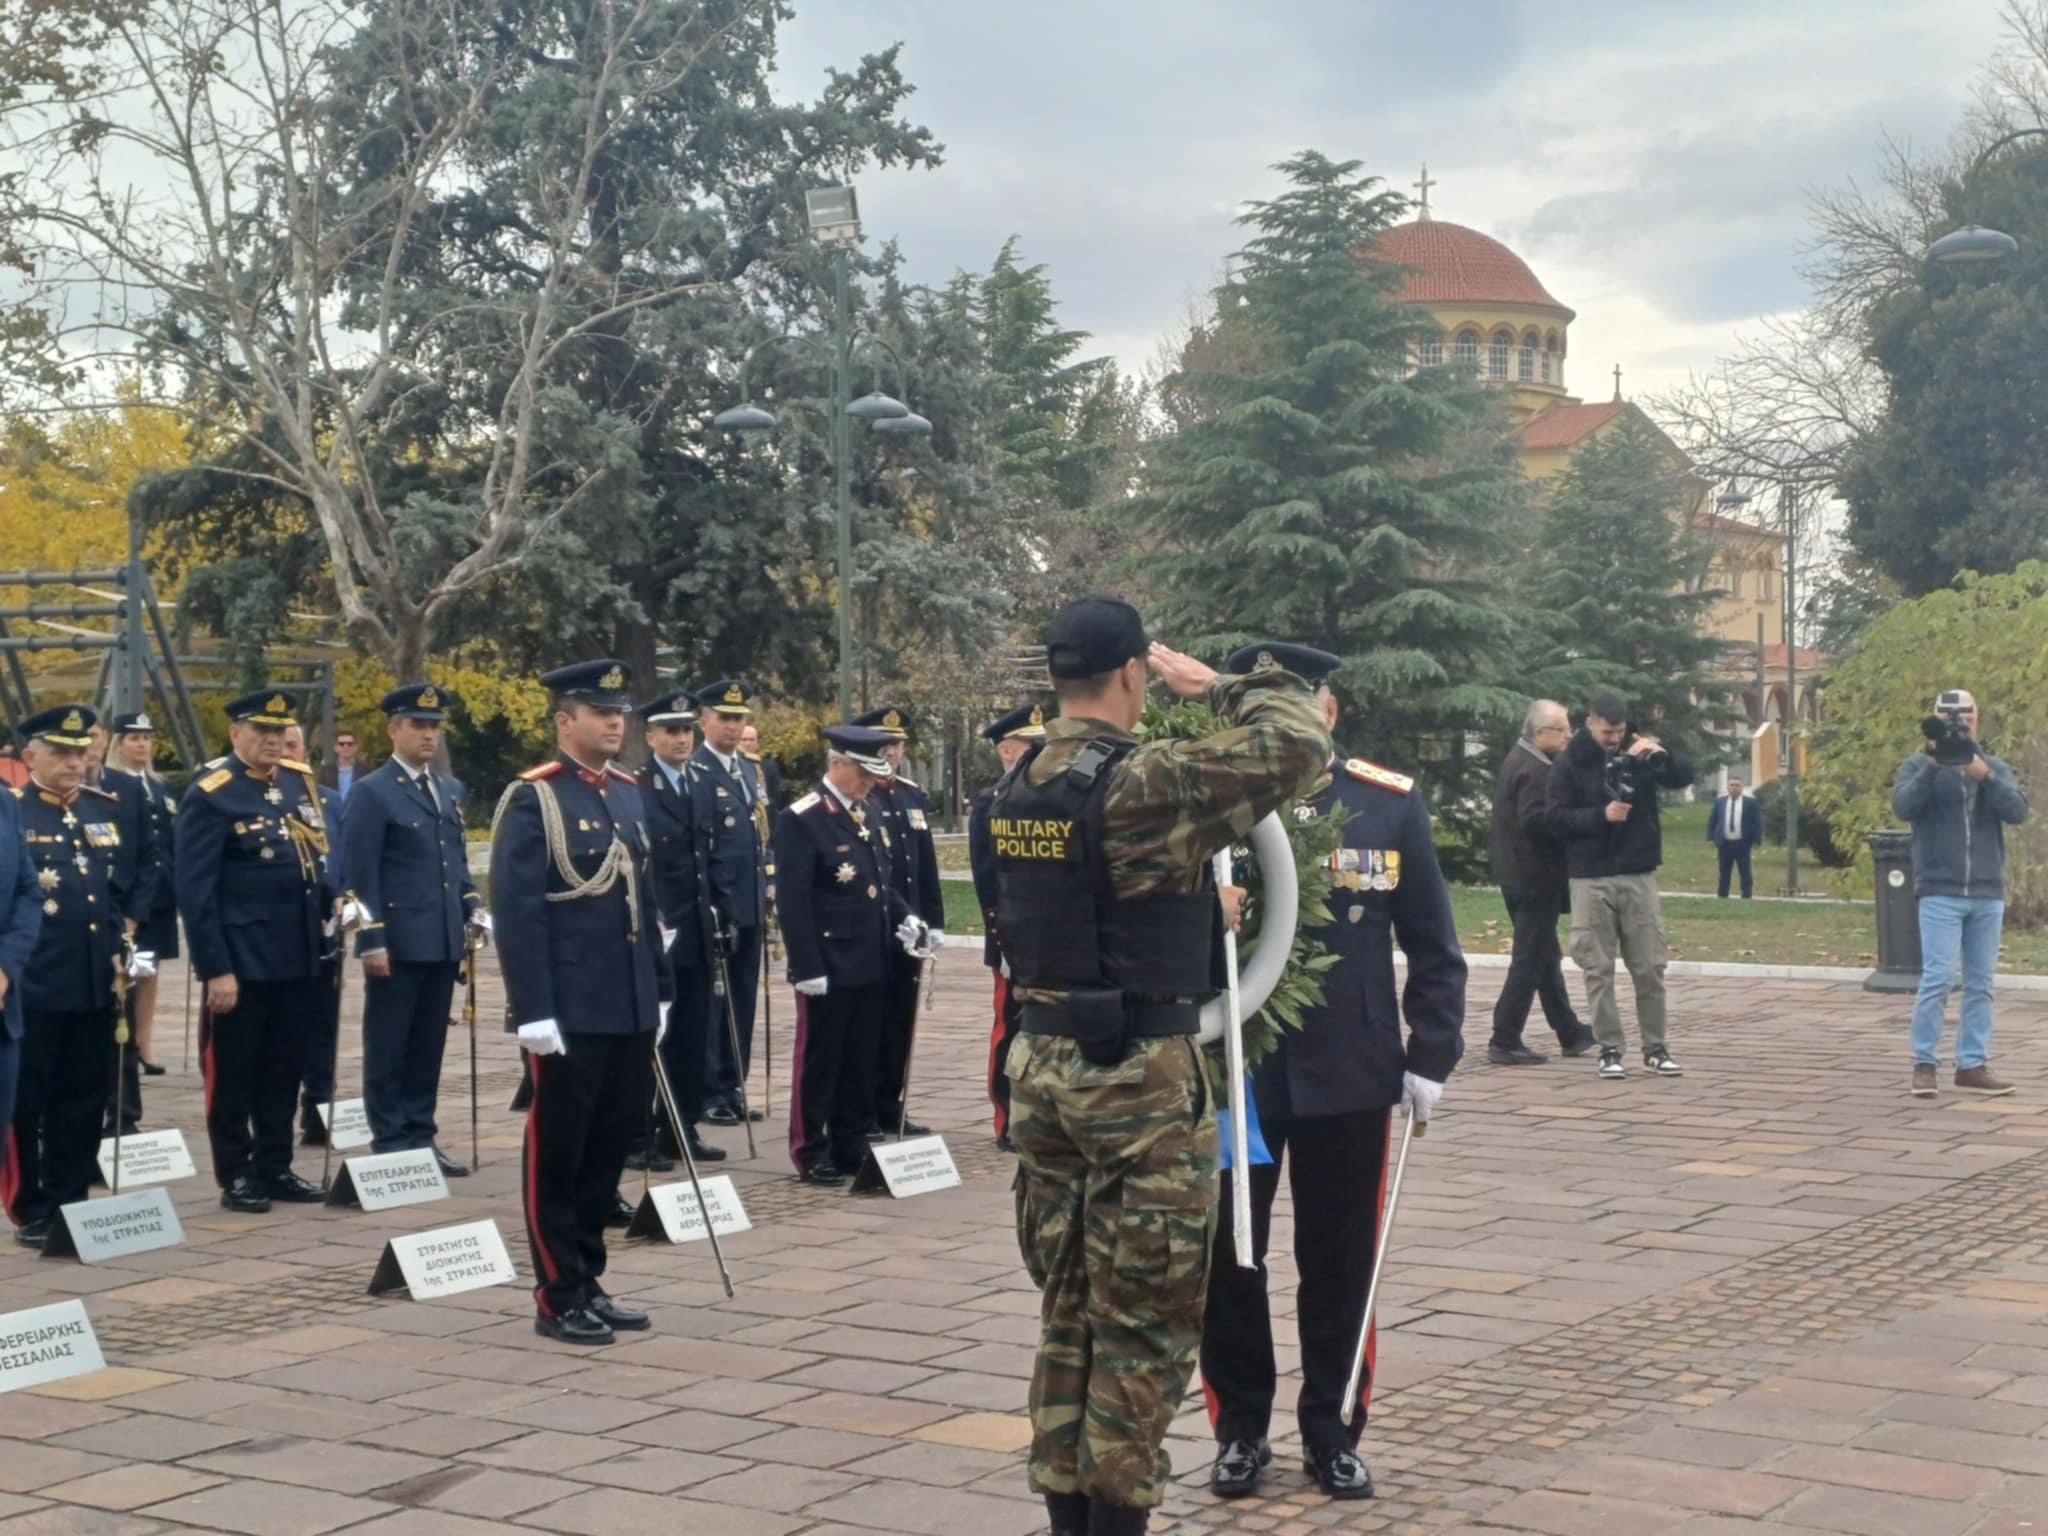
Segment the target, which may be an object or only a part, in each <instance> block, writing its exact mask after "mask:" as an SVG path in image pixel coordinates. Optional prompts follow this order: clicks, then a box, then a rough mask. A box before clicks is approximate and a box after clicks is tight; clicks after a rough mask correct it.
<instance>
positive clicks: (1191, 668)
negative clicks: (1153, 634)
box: [1145, 640, 1216, 699]
mask: <svg viewBox="0 0 2048 1536" xmlns="http://www.w3.org/2000/svg"><path fill="white" fill-rule="evenodd" d="M1145 664H1146V665H1147V666H1149V667H1150V668H1151V669H1152V675H1153V676H1154V677H1156V678H1158V679H1159V680H1160V681H1161V682H1162V683H1164V684H1166V686H1167V687H1168V688H1169V689H1171V690H1172V691H1173V692H1174V693H1175V694H1176V695H1178V696H1179V697H1181V698H1183V699H1206V698H1207V697H1208V696H1209V685H1210V684H1211V683H1213V682H1215V681H1216V669H1215V668H1214V667H1212V666H1210V665H1209V664H1208V663H1207V662H1201V661H1197V660H1195V658H1194V657H1192V656H1184V655H1182V654H1181V653H1180V652H1179V651H1175V650H1169V649H1168V648H1167V647H1166V646H1163V645H1161V644H1160V643H1159V642H1158V641H1157V640H1154V641H1153V642H1152V649H1151V651H1150V652H1149V653H1148V654H1147V655H1146V657H1145Z"/></svg>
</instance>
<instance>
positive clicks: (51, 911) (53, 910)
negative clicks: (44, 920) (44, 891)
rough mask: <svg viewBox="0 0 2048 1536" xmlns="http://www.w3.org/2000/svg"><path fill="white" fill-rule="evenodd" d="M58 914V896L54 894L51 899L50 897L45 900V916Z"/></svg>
mask: <svg viewBox="0 0 2048 1536" xmlns="http://www.w3.org/2000/svg"><path fill="white" fill-rule="evenodd" d="M56 915H57V898H56V897H54V896H52V897H50V898H49V899H48V900H47V901H45V902H44V903H43V916H45V917H55V916H56Z"/></svg>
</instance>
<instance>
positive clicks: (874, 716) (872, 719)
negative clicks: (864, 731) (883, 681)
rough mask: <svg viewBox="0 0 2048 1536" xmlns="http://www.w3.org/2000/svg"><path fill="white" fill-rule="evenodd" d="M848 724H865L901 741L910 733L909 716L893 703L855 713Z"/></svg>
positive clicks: (893, 739)
mask: <svg viewBox="0 0 2048 1536" xmlns="http://www.w3.org/2000/svg"><path fill="white" fill-rule="evenodd" d="M849 723H850V724H853V725H865V726H867V727H868V728H869V729H871V730H877V731H880V732H881V733H882V734H883V735H885V736H887V737H889V738H890V739H891V740H892V741H901V740H903V739H904V738H905V737H906V736H908V735H909V734H910V716H909V714H908V713H907V712H906V711H904V710H901V709H898V708H897V707H896V706H895V705H894V704H884V705H883V706H882V707H881V708H880V709H871V710H869V711H868V712H867V713H866V714H864V715H855V716H854V717H853V719H852V721H851V722H849Z"/></svg>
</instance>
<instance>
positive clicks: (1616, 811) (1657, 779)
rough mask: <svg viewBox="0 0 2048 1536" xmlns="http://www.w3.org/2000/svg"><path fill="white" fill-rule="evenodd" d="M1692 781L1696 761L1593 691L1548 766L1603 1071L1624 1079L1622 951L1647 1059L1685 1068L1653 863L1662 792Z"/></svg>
mask: <svg viewBox="0 0 2048 1536" xmlns="http://www.w3.org/2000/svg"><path fill="white" fill-rule="evenodd" d="M1690 783H1692V764H1691V763H1690V762H1689V761H1687V760H1686V758H1685V756H1684V754H1682V753H1679V752H1674V751H1672V750H1671V749H1670V748H1669V747H1667V746H1665V745H1664V744H1663V743H1662V742H1660V741H1658V740H1657V739H1656V738H1655V737H1653V736H1644V735H1639V734H1638V733H1637V732H1636V730H1635V729H1634V727H1632V726H1631V725H1630V724H1629V723H1628V706H1627V705H1626V704H1624V703H1623V702H1622V701H1621V700H1620V699H1618V698H1616V697H1615V696H1614V695H1613V694H1611V693H1596V694H1594V695H1593V697H1592V699H1591V700H1590V701H1588V703H1587V707H1586V723H1585V725H1583V726H1582V727H1580V729H1579V732H1578V734H1577V735H1575V736H1574V737H1572V739H1571V744H1570V745H1569V746H1567V747H1566V748H1565V749H1564V752H1563V754H1562V755H1561V756H1560V757H1559V758H1558V759H1557V761H1556V762H1555V763H1553V764H1552V765H1551V769H1550V783H1549V787H1548V790H1547V791H1546V794H1545V797H1544V806H1543V814H1544V818H1545V820H1546V821H1547V822H1548V823H1549V826H1550V829H1551V832H1552V834H1553V836H1554V837H1555V838H1556V839H1557V841H1559V842H1561V843H1562V844H1564V852H1565V871H1566V873H1567V874H1568V875H1570V877H1571V887H1572V958H1573V959H1574V960H1576V961H1577V962H1578V963H1579V969H1580V970H1581V971H1583V972H1584V973H1585V977H1586V1001H1587V1002H1588V1003H1589V1004H1590V1005H1591V1007H1592V1010H1593V1033H1594V1035H1595V1037H1597V1038H1598V1040H1599V1042H1600V1075H1601V1076H1602V1077H1604V1078H1609V1079H1614V1078H1621V1077H1626V1076H1627V1075H1628V1071H1627V1068H1625V1067H1624V1066H1623V1065H1622V1061H1621V1051H1622V1039H1623V1037H1622V1032H1621V1010H1620V1008H1619V1007H1618V1006H1617V1005H1616V1003H1615V998H1614V961H1615V957H1616V955H1617V954H1619V956H1620V958H1621V960H1622V963H1623V964H1625V965H1626V966H1627V967H1628V974H1629V979H1630V980H1632V981H1633V982H1634V983H1635V989H1636V1029H1637V1033H1639V1034H1640V1035H1641V1036H1642V1042H1643V1064H1644V1065H1645V1066H1647V1067H1648V1068H1649V1069H1650V1071H1651V1072H1652V1073H1653V1074H1655V1075H1657V1076H1659V1077H1677V1076H1678V1075H1679V1074H1680V1073H1681V1072H1683V1071H1684V1070H1685V1069H1684V1068H1683V1067H1681V1066H1679V1064H1678V1063H1677V1062H1676V1061H1675V1060H1673V1059H1672V1056H1671V1052H1670V1051H1669V1050H1667V1049H1666V1048H1665V1040H1664V966H1665V963H1666V961H1667V960H1668V959H1669V953H1668V951H1667V950H1666V949H1665V946H1664V919H1663V916H1662V914H1661V912H1660V911H1659V909H1658V904H1657V866H1658V865H1660V864H1662V863H1663V862H1664V831H1663V827H1662V825H1661V824H1660V822H1659V821H1658V819H1657V791H1658V790H1659V789H1684V788H1685V787H1686V786H1687V785H1688V784H1690Z"/></svg>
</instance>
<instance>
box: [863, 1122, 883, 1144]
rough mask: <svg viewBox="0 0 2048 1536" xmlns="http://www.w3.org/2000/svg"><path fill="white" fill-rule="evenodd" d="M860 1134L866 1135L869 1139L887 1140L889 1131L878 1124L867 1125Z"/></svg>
mask: <svg viewBox="0 0 2048 1536" xmlns="http://www.w3.org/2000/svg"><path fill="white" fill-rule="evenodd" d="M861 1135H863V1136H864V1137H866V1138H867V1139H868V1140H869V1141H887V1140H888V1139H889V1133H888V1132H887V1131H885V1130H883V1129H882V1128H881V1127H880V1126H879V1125H871V1126H869V1127H868V1128H867V1129H866V1130H864V1131H862V1132H861Z"/></svg>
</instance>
